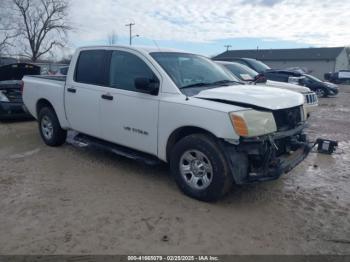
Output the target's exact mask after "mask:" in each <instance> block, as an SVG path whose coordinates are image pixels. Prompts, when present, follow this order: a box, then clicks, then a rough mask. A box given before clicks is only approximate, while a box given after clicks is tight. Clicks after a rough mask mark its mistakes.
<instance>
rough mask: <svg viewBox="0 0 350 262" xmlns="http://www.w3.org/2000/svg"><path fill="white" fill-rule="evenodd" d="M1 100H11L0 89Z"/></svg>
mask: <svg viewBox="0 0 350 262" xmlns="http://www.w3.org/2000/svg"><path fill="white" fill-rule="evenodd" d="M0 102H10V101H9V99H8V98H7V96H6V95H5V94H4V93H3V91H1V90H0Z"/></svg>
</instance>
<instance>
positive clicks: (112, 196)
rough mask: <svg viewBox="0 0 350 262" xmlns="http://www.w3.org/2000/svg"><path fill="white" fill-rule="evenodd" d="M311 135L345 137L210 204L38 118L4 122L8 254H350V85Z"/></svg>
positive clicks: (1, 197) (1, 194) (3, 240)
mask: <svg viewBox="0 0 350 262" xmlns="http://www.w3.org/2000/svg"><path fill="white" fill-rule="evenodd" d="M341 89H342V91H341V93H340V95H339V96H338V97H337V98H328V99H321V101H320V106H319V108H318V111H317V112H315V113H314V114H313V115H312V118H311V120H310V127H309V133H310V135H311V136H312V137H314V138H316V137H323V138H330V139H336V140H339V141H340V146H339V150H338V154H335V155H333V156H328V155H321V154H316V153H312V154H310V156H309V157H308V158H307V160H306V161H304V162H303V163H302V164H301V165H299V166H298V167H297V168H295V169H294V170H293V171H292V172H290V173H289V174H287V175H285V176H283V177H281V178H280V179H279V180H277V181H272V182H266V183H261V184H257V185H248V186H235V187H234V189H233V190H232V192H231V193H230V194H229V195H228V196H227V197H226V198H224V199H223V200H222V201H220V202H217V203H213V204H208V203H202V202H198V201H196V200H193V199H190V198H188V197H186V196H184V195H182V193H181V192H180V191H179V190H178V189H177V187H176V185H175V183H174V182H173V180H172V178H171V176H170V175H169V172H168V169H167V167H166V166H165V165H164V166H159V167H149V166H145V165H143V164H140V163H137V162H134V161H131V160H128V159H125V158H122V157H118V156H114V155H112V154H109V153H106V152H101V151H94V150H88V149H82V148H75V147H73V146H71V145H69V144H66V145H64V146H63V147H60V148H50V147H47V146H45V145H44V144H43V143H42V141H41V139H40V137H39V133H38V130H37V124H36V122H34V121H26V122H11V123H9V122H6V123H0V210H1V211H0V212H1V213H0V253H1V254H140V253H142V254H169V253H170V254H184V253H186V254H350V216H349V214H350V119H349V116H350V103H349V101H350V86H346V87H345V86H342V87H341Z"/></svg>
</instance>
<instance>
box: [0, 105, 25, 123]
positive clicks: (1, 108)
mask: <svg viewBox="0 0 350 262" xmlns="http://www.w3.org/2000/svg"><path fill="white" fill-rule="evenodd" d="M30 117H31V115H30V114H29V112H28V111H27V110H26V108H25V106H24V104H23V103H11V102H0V119H1V120H6V119H15V118H30Z"/></svg>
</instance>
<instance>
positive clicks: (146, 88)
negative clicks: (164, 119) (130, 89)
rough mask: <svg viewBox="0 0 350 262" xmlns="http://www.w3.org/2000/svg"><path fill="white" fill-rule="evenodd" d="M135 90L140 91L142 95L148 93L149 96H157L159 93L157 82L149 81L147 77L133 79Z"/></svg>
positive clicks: (156, 80) (154, 80) (154, 79)
mask: <svg viewBox="0 0 350 262" xmlns="http://www.w3.org/2000/svg"><path fill="white" fill-rule="evenodd" d="M134 82H135V87H136V89H138V90H140V91H142V92H143V93H148V94H151V95H157V94H158V91H159V81H158V79H156V78H153V79H150V78H147V77H137V78H135V81H134Z"/></svg>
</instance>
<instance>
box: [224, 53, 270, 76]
mask: <svg viewBox="0 0 350 262" xmlns="http://www.w3.org/2000/svg"><path fill="white" fill-rule="evenodd" d="M227 62H236V63H239V64H242V65H245V66H247V67H249V68H251V69H253V70H254V71H256V72H258V73H259V74H261V73H264V72H265V71H266V70H270V69H271V68H270V67H269V66H268V65H266V64H264V63H263V62H261V61H259V60H256V59H253V58H238V57H235V58H232V59H231V58H230V61H227Z"/></svg>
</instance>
